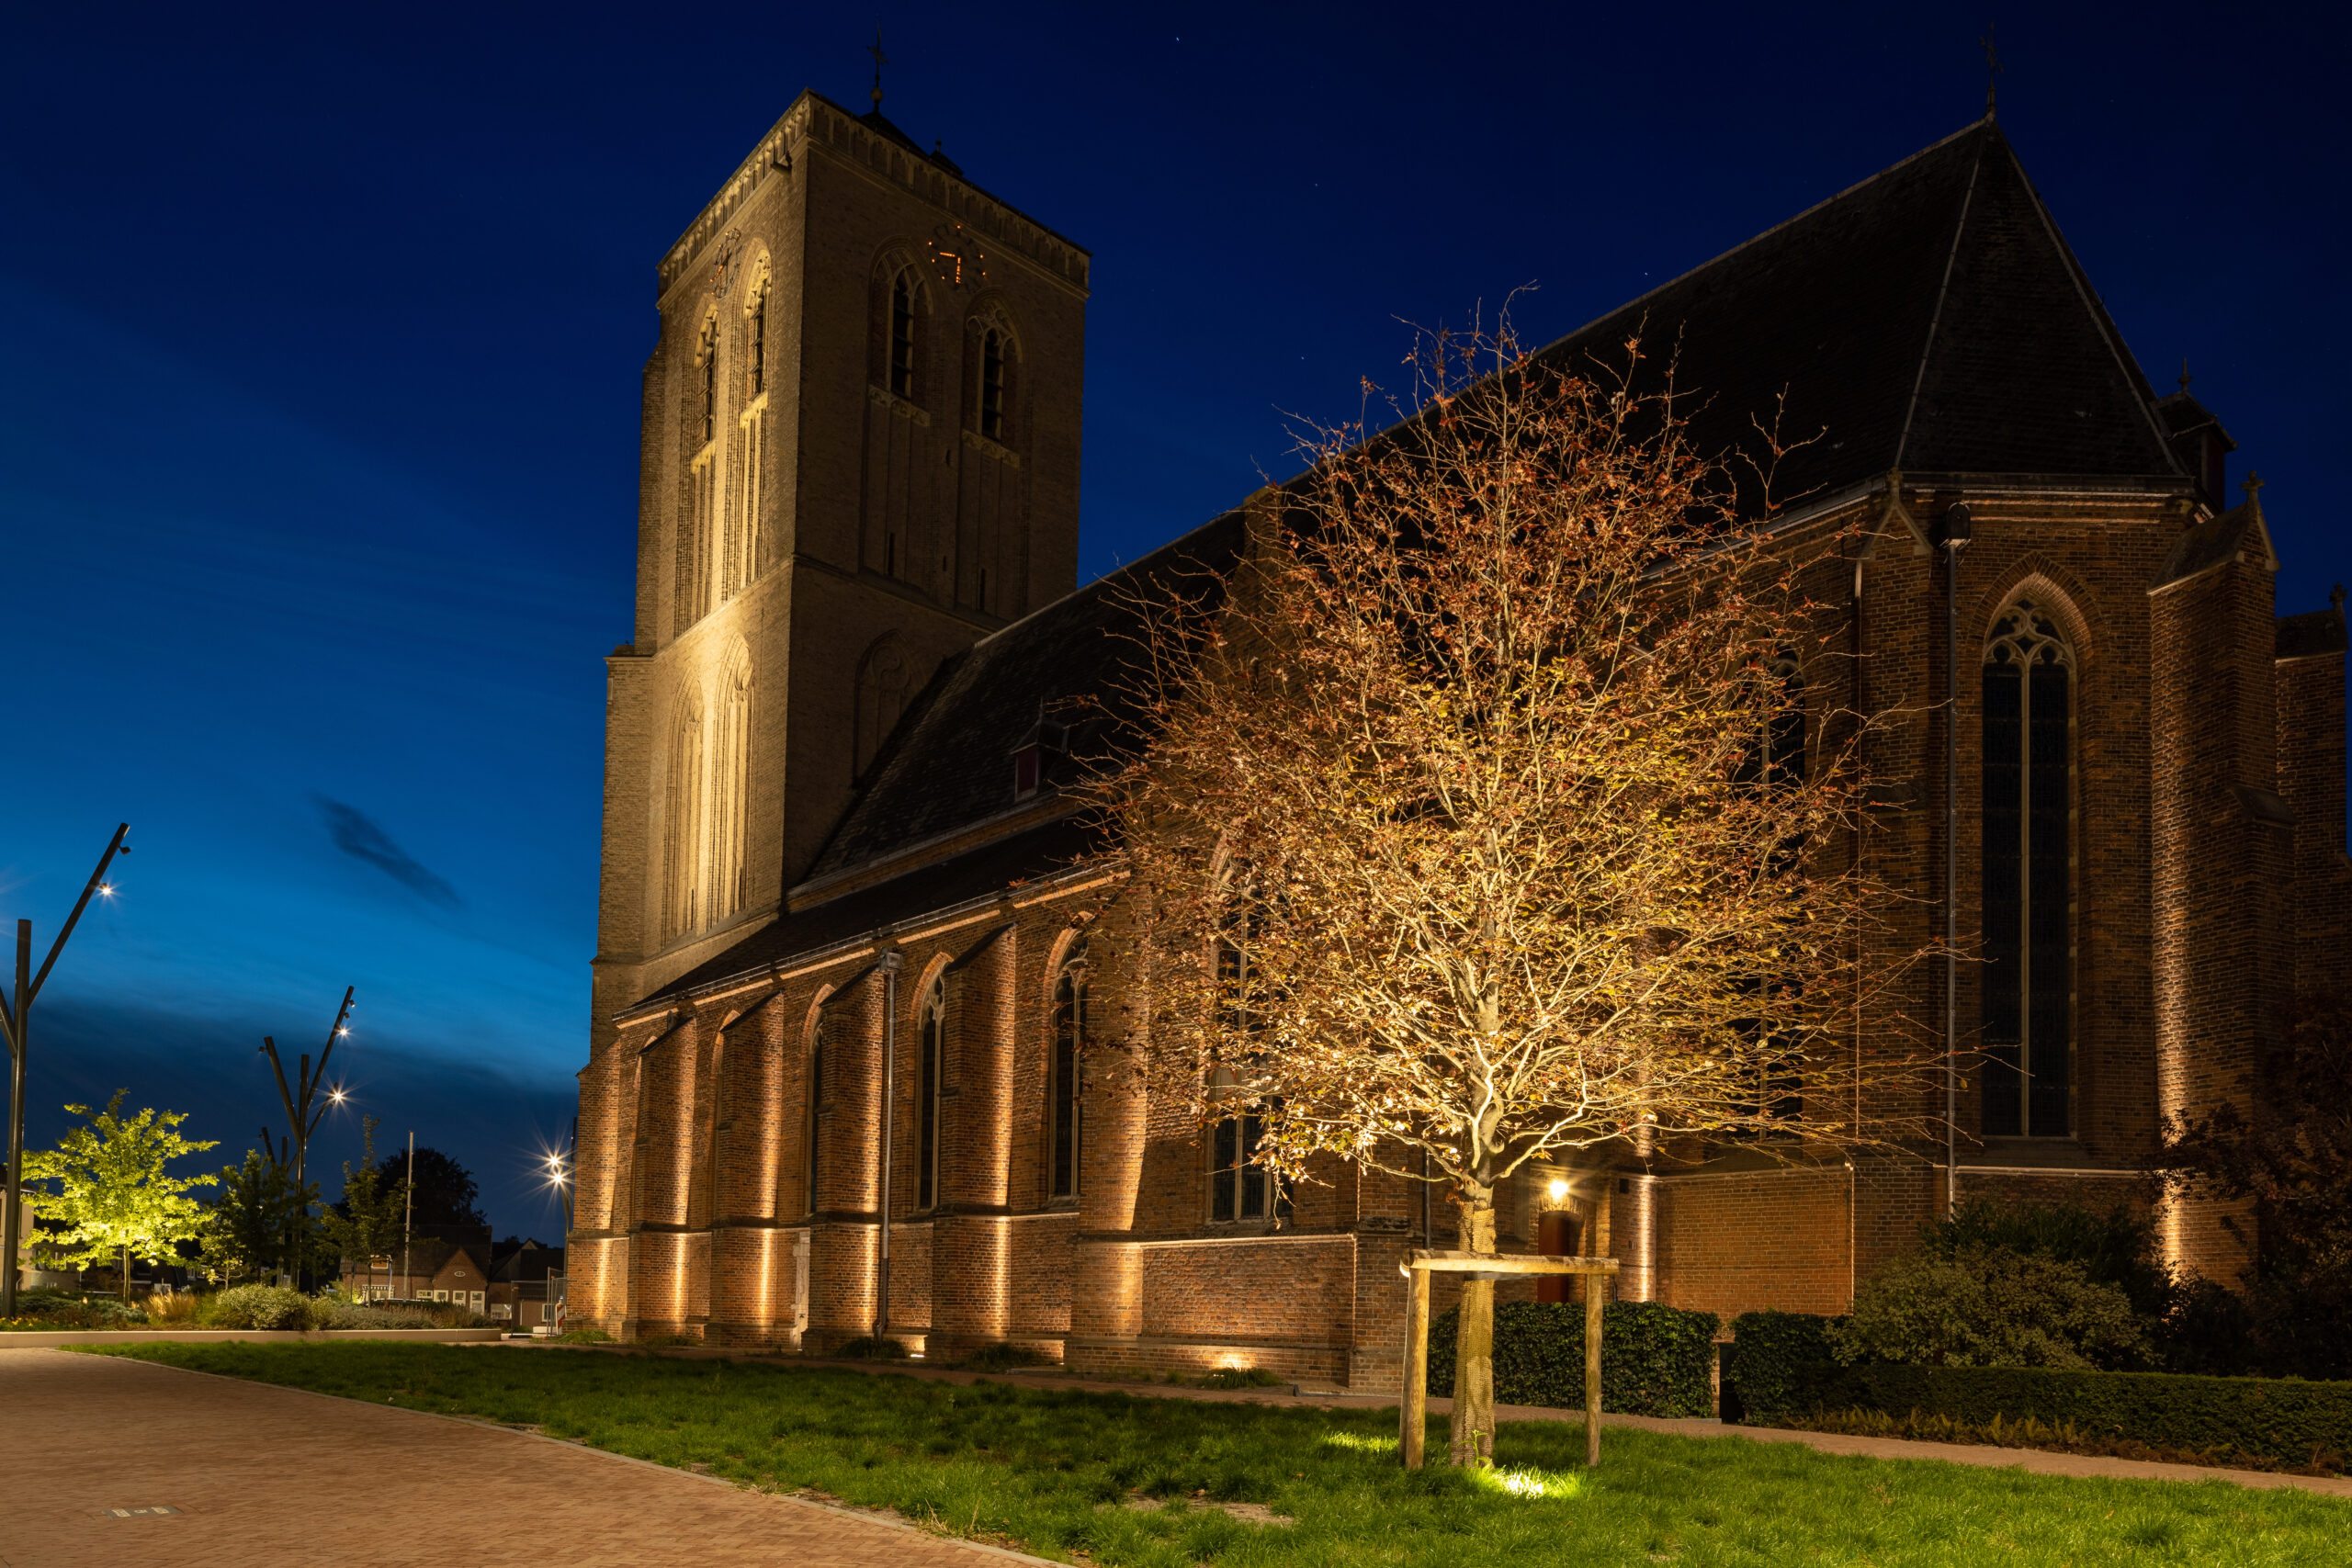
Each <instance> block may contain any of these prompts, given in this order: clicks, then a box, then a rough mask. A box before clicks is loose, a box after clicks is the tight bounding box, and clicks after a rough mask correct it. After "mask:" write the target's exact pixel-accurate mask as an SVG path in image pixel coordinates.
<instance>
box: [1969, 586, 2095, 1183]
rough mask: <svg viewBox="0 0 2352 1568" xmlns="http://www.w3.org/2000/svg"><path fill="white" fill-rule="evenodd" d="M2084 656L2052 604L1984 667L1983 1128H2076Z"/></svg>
mask: <svg viewBox="0 0 2352 1568" xmlns="http://www.w3.org/2000/svg"><path fill="white" fill-rule="evenodd" d="M1983 702H1984V708H1983V714H1984V731H1985V733H1984V750H1983V783H1984V849H1983V860H1984V865H1983V872H1984V958H1985V964H1984V1002H1983V1019H1982V1026H1983V1033H1982V1049H1983V1052H1984V1061H1983V1066H1982V1069H1981V1070H1982V1077H1983V1089H1982V1109H1983V1122H1982V1132H1983V1134H1984V1135H1985V1136H1986V1137H2015V1136H2019V1135H2023V1136H2027V1137H2036V1138H2057V1137H2064V1136H2065V1135H2066V1134H2068V1133H2069V1132H2070V1131H2071V1130H2072V1126H2073V1094H2072V1089H2073V1060H2072V1056H2073V1043H2074V1042H2073V1034H2074V1015H2075V994H2074V992H2075V841H2074V840H2075V798H2074V784H2075V656H2074V651H2073V649H2071V648H2070V647H2069V646H2068V645H2067V641H2066V637H2065V634H2064V632H2063V631H2062V630H2061V629H2060V627H2059V624H2058V621H2057V619H2056V617H2055V616H2054V615H2052V613H2051V611H2050V608H2049V606H2047V605H2045V604H2041V603H2040V602H2038V601H2037V600H2035V599H2032V598H2020V599H2018V600H2016V601H2015V602H2013V603H2012V604H2010V605H2009V607H2008V608H2007V609H2005V610H2003V611H2002V612H2001V614H2000V615H1997V616H1996V617H1995V618H1994V622H1993V626H1992V630H1991V633H1990V634H1989V635H1988V636H1987V637H1986V638H1985V662H1984V688H1983Z"/></svg>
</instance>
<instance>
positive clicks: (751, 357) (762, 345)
mask: <svg viewBox="0 0 2352 1568" xmlns="http://www.w3.org/2000/svg"><path fill="white" fill-rule="evenodd" d="M743 325H744V338H743V390H744V392H745V393H746V394H748V395H749V396H751V397H754V398H756V397H758V396H759V395H760V394H761V393H762V392H764V391H766V390H767V389H768V280H767V279H765V278H762V279H761V280H760V281H759V283H758V284H757V285H755V286H754V287H753V288H752V304H751V309H750V310H746V311H745V312H744V321H743Z"/></svg>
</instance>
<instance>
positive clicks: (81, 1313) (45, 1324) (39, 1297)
mask: <svg viewBox="0 0 2352 1568" xmlns="http://www.w3.org/2000/svg"><path fill="white" fill-rule="evenodd" d="M11 1321H12V1322H13V1324H14V1325H15V1326H17V1327H18V1328H28V1329H51V1330H54V1329H73V1328H128V1327H130V1326H131V1325H136V1324H141V1323H144V1322H146V1321H147V1314H146V1313H145V1312H144V1311H142V1310H141V1308H139V1307H135V1306H126V1305H124V1304H123V1303H122V1302H121V1301H120V1300H119V1299H118V1298H117V1297H114V1296H106V1295H91V1296H86V1297H85V1296H79V1295H75V1294H73V1293H71V1292H65V1291H60V1290H56V1289H41V1290H36V1291H20V1292H17V1316H16V1317H15V1318H14V1319H13V1320H11Z"/></svg>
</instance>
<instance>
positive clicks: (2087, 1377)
mask: <svg viewBox="0 0 2352 1568" xmlns="http://www.w3.org/2000/svg"><path fill="white" fill-rule="evenodd" d="M1832 1321H1833V1320H1832V1319H1829V1318H1826V1317H1811V1316H1808V1315H1807V1314H1803V1313H1783V1312H1758V1313H1746V1314H1741V1315H1740V1316H1739V1317H1737V1318H1736V1319H1734V1320H1733V1322H1732V1331H1733V1332H1734V1333H1735V1334H1736V1335H1737V1336H1738V1337H1737V1339H1736V1340H1735V1341H1734V1342H1733V1344H1732V1346H1731V1348H1730V1349H1729V1350H1727V1351H1726V1352H1725V1353H1724V1419H1725V1420H1727V1421H1728V1420H1735V1419H1745V1420H1748V1421H1753V1422H1758V1423H1759V1424H1764V1425H1770V1424H1771V1423H1772V1422H1773V1420H1774V1419H1775V1418H1776V1417H1778V1418H1780V1419H1781V1420H1787V1421H1796V1420H1804V1419H1807V1418H1819V1417H1823V1416H1838V1415H1842V1414H1844V1413H1847V1412H1852V1411H1875V1412H1878V1413H1880V1414H1882V1415H1885V1416H1894V1417H1896V1418H1898V1419H1900V1418H1910V1417H1919V1416H1926V1417H1943V1418H1945V1419H1947V1420H1950V1421H1952V1422H1956V1423H1959V1424H1962V1425H1963V1426H1967V1427H1991V1426H1993V1425H1994V1424H1995V1423H1996V1422H1998V1423H2004V1424H2011V1425H2014V1424H2018V1423H2024V1422H2030V1421H2039V1422H2041V1423H2042V1424H2044V1425H2045V1426H2048V1427H2067V1428H2071V1429H2073V1430H2074V1431H2075V1432H2077V1433H2079V1434H2081V1435H2082V1436H2083V1437H2084V1438H2086V1439H2089V1440H2094V1441H2105V1442H2116V1441H2123V1442H2132V1443H2141V1444H2145V1445H2146V1446H2147V1447H2149V1448H2151V1449H2163V1450H2177V1451H2181V1452H2186V1453H2199V1454H2209V1455H2223V1456H2227V1455H2231V1454H2240V1455H2245V1456H2248V1457H2250V1458H2252V1459H2256V1460H2259V1461H2267V1462H2269V1463H2274V1464H2278V1465H2282V1466H2288V1467H2291V1468H2297V1469H2302V1468H2313V1469H2322V1470H2328V1471H2339V1470H2342V1469H2344V1468H2345V1466H2346V1460H2347V1458H2352V1382H2301V1381H2300V1380H2297V1379H2292V1378H2223V1377H2202V1376H2194V1375H2188V1374H2184V1373H2178V1372H2100V1371H2075V1370H2070V1369H2062V1368H2057V1367H1912V1366H1897V1365H1894V1364H1892V1363H1888V1362H1868V1363H1865V1364H1863V1365H1860V1366H1854V1367H1842V1366H1839V1365H1838V1363H1837V1362H1835V1361H1833V1360H1831V1359H1829V1355H1828V1339H1827V1336H1826V1329H1827V1327H1828V1325H1829V1324H1830V1323H1831V1322H1832ZM1498 1365H1499V1359H1498Z"/></svg>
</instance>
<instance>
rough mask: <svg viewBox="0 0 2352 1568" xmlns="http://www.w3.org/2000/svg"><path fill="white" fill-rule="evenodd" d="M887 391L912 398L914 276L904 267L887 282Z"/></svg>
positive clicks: (913, 376) (913, 391) (913, 383)
mask: <svg viewBox="0 0 2352 1568" xmlns="http://www.w3.org/2000/svg"><path fill="white" fill-rule="evenodd" d="M890 390H891V391H892V392H893V393H895V394H896V395H898V396H899V397H901V398H912V397H913V396H914V395H915V275H914V269H913V268H912V267H909V268H907V269H906V270H905V271H903V272H901V273H899V276H896V277H894V278H892V279H891V280H890Z"/></svg>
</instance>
